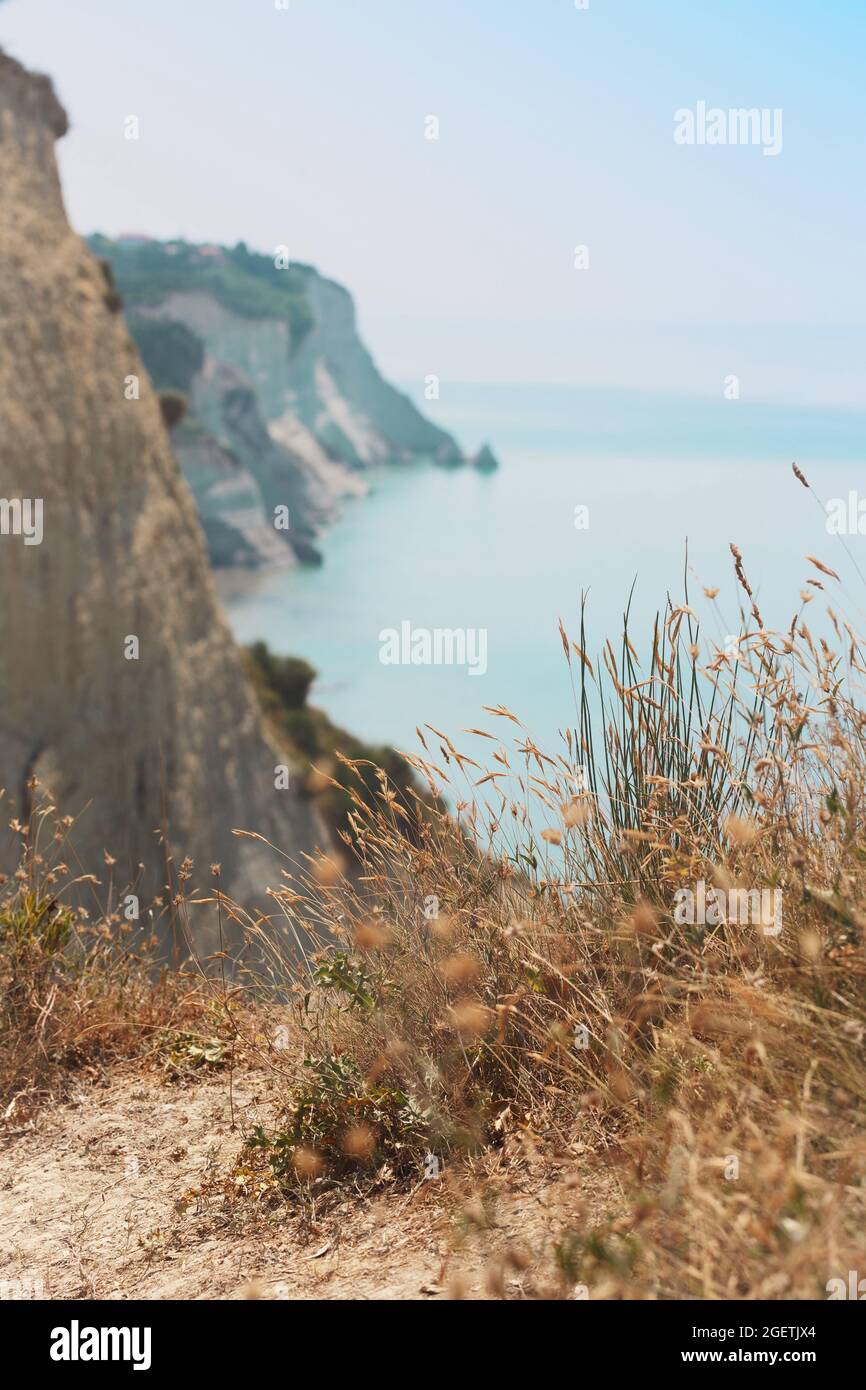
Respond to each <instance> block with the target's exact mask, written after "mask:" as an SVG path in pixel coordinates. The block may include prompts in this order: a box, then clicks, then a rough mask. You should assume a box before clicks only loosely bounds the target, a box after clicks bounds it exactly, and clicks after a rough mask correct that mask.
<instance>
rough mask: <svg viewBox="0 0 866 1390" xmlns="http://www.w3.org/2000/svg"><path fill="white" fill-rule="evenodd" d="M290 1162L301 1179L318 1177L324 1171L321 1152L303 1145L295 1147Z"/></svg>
mask: <svg viewBox="0 0 866 1390" xmlns="http://www.w3.org/2000/svg"><path fill="white" fill-rule="evenodd" d="M347 1137H348V1136H347ZM347 1152H348V1151H347ZM292 1162H293V1163H294V1166H295V1172H296V1173H297V1175H298V1177H299V1178H301V1180H302V1181H309V1180H310V1179H312V1178H319V1177H321V1175H322V1173H323V1172H324V1171H325V1161H324V1159H323V1158H322V1156H321V1154H318V1153H316V1151H315V1149H309V1148H306V1147H304V1146H301V1147H299V1148H297V1149H295V1152H294V1154H293V1155H292Z"/></svg>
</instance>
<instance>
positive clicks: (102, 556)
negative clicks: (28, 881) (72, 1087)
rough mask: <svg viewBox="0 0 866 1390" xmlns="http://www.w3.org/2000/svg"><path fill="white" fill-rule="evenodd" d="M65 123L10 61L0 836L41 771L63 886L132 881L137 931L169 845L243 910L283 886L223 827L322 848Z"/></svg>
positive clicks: (0, 254)
mask: <svg viewBox="0 0 866 1390" xmlns="http://www.w3.org/2000/svg"><path fill="white" fill-rule="evenodd" d="M66 128H67V123H66V116H65V113H64V111H63V108H62V107H61V105H60V103H59V102H58V100H57V98H56V97H55V95H54V92H53V89H52V86H51V83H50V81H49V79H48V78H46V77H41V76H35V75H33V74H31V73H29V72H28V71H27V70H26V69H24V68H23V67H22V66H21V65H20V64H19V63H17V62H16V61H15V60H13V59H11V58H10V57H8V56H7V55H5V54H3V53H2V52H0V186H2V188H3V197H2V199H0V592H2V603H0V787H5V801H6V804H5V805H4V810H5V811H6V815H5V816H4V826H5V822H6V821H8V820H9V818H10V815H14V816H17V818H18V819H19V820H21V821H23V822H26V821H27V820H28V819H29V817H30V815H31V812H32V810H33V805H32V798H33V790H32V787H31V786H30V785H29V784H30V783H31V780H32V778H33V777H34V776H35V777H36V778H38V779H39V782H40V783H41V784H43V786H44V787H47V788H48V789H50V793H51V795H52V797H53V798H54V801H55V804H56V805H57V807H58V814H60V813H62V814H67V813H68V814H71V815H74V816H75V817H76V824H75V827H74V831H73V839H72V847H71V848H69V849H64V857H66V858H67V859H68V862H69V863H70V868H71V871H72V872H73V873H77V872H79V871H80V870H82V869H84V870H87V871H89V872H93V873H96V874H97V875H98V877H99V878H100V880H101V881H102V883H103V885H106V884H107V882H108V878H109V875H110V877H111V879H112V881H113V883H114V885H115V892H116V891H117V889H118V887H119V886H120V885H121V884H124V883H126V882H127V881H129V882H130V883H132V882H135V883H136V884H137V886H136V888H135V889H134V891H135V892H136V893H137V894H139V895H140V896H141V903H142V915H143V916H144V914H145V912H146V910H147V904H148V900H149V899H150V898H152V896H153V895H155V894H159V893H161V892H163V889H164V887H165V883H166V877H167V875H166V846H165V845H164V844H163V843H161V836H162V833H163V832H165V833H167V836H168V842H169V846H170V851H171V855H172V856H173V859H174V861H175V865H179V864H180V862H181V860H182V859H183V858H184V857H186V856H190V857H191V858H193V860H194V861H195V873H194V879H193V881H194V882H201V883H203V884H206V883H208V882H209V881H210V879H209V872H208V871H209V867H210V864H211V863H212V862H219V863H220V864H221V866H222V867H221V881H222V886H223V888H224V890H225V891H226V892H228V893H230V894H232V895H234V896H235V897H237V898H239V899H240V900H242V901H245V902H249V901H251V900H252V899H253V898H254V897H256V896H258V895H263V893H264V890H265V888H266V887H267V885H268V882H269V881H270V882H271V883H274V882H275V880H276V879H277V872H276V870H275V868H274V864H273V858H272V856H271V855H270V852H269V851H267V850H265V849H264V848H263V847H262V846H261V845H260V844H259V843H257V842H256V841H253V840H248V839H242V838H239V837H236V836H234V835H232V830H233V828H235V827H238V828H244V829H249V830H253V831H256V832H259V833H260V834H262V835H264V836H265V837H267V838H268V839H270V840H273V841H274V843H276V844H277V845H278V846H279V848H280V849H282V850H285V851H287V852H288V853H289V854H291V855H297V854H298V853H299V852H301V851H305V850H306V851H309V850H312V849H313V848H314V847H315V845H316V844H317V843H320V842H322V841H324V840H325V836H324V833H323V831H322V830H321V827H320V824H319V822H318V820H317V818H316V816H315V813H314V811H313V810H312V808H311V806H310V804H309V803H305V802H303V801H302V800H300V799H299V798H298V797H297V795H296V793H295V792H294V790H293V789H292V788H291V787H290V788H287V789H285V790H279V789H277V787H276V786H275V781H276V782H282V781H284V780H285V779H284V778H277V777H275V764H277V763H278V762H279V759H278V757H277V755H276V754H275V752H274V750H273V749H272V748H271V747H270V745H269V743H268V741H267V739H266V736H265V734H264V732H263V728H262V724H261V720H260V714H259V711H258V707H257V705H256V702H255V699H254V696H253V694H252V692H251V690H250V688H249V686H248V684H247V680H246V677H245V675H244V673H243V670H242V667H241V663H240V657H239V654H238V652H237V650H236V649H235V647H234V644H233V642H232V639H231V636H230V634H229V631H228V629H227V627H226V624H225V622H224V620H223V617H222V615H221V612H220V610H219V606H218V603H217V600H216V597H215V594H214V591H213V588H212V583H211V579H210V575H209V568H208V561H207V555H206V550H205V544H204V539H203V536H202V532H201V529H200V525H199V522H198V519H197V515H196V508H195V505H194V502H193V499H192V495H191V493H190V490H189V487H188V485H187V483H186V482H185V481H184V480H183V478H182V477H181V474H180V472H179V469H178V466H177V463H176V461H175V458H174V456H173V454H172V451H171V446H170V443H169V438H168V434H167V432H166V428H165V425H164V423H163V419H162V416H161V412H160V406H159V401H158V398H157V396H156V393H155V391H154V389H153V387H152V386H151V383H150V380H149V378H148V377H147V375H146V373H145V371H144V369H143V367H142V364H141V361H140V359H139V356H138V352H137V349H136V347H135V345H134V343H133V341H132V339H131V337H130V335H129V332H128V330H127V328H126V326H125V324H124V321H123V318H122V316H121V314H120V313H119V312H118V310H119V299H118V296H117V294H116V293H115V292H114V291H113V289H112V286H111V283H110V276H108V277H107V276H106V272H105V269H104V268H103V267H102V266H101V265H100V264H99V262H98V261H97V260H96V259H95V258H94V257H93V255H92V254H91V253H90V251H89V250H88V249H87V247H86V246H85V245H84V243H83V242H82V241H81V239H80V238H79V237H78V236H76V235H75V234H74V233H73V232H72V230H71V228H70V227H69V224H68V222H67V220H66V215H65V212H64V207H63V199H62V194H61V189H60V183H59V178H58V173H57V167H56V162H55V155H54V141H55V140H56V139H57V138H58V137H59V136H62V135H63V134H64V133H65V131H66ZM131 378H137V379H138V382H139V384H140V389H139V393H138V399H131V398H128V395H129V392H128V383H129V382H130V379H131ZM3 834H4V835H7V839H6V841H2V842H0V867H2V868H3V869H4V870H9V869H10V868H12V867H14V861H13V859H12V856H13V855H14V854H15V853H16V852H17V851H16V848H15V845H14V844H13V839H12V836H11V834H7V832H6V831H5V829H4V832H3ZM106 853H107V854H108V855H110V856H111V857H113V858H114V859H115V860H116V863H115V864H113V865H111V866H110V867H109V866H108V865H107V863H106V858H105V856H106ZM171 881H172V886H173V887H176V886H177V885H176V879H175V878H174V876H172V880H171ZM106 892H107V889H105V888H103V889H97V893H98V895H99V897H100V900H101V901H102V902H103V905H104V902H105V897H106ZM199 911H200V912H201V913H204V911H205V910H204V909H200V910H199ZM195 921H196V919H195V917H194V918H193V922H194V924H195ZM202 922H204V917H202ZM197 930H198V933H199V935H198V938H197V939H198V941H199V944H200V945H202V946H203V947H208V946H210V945H211V944H213V938H212V935H211V930H210V928H208V927H206V926H200V927H199V928H198V929H197Z"/></svg>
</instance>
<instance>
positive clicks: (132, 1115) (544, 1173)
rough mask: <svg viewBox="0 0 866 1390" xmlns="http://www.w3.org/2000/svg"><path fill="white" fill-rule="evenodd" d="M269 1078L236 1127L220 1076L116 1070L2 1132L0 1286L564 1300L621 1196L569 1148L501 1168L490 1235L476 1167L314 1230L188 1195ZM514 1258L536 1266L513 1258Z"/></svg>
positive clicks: (357, 1206) (223, 1169) (252, 1087)
mask: <svg viewBox="0 0 866 1390" xmlns="http://www.w3.org/2000/svg"><path fill="white" fill-rule="evenodd" d="M261 1080H262V1079H261V1078H259V1077H256V1076H254V1075H249V1074H247V1075H243V1076H241V1077H240V1078H235V1081H234V1086H233V1095H232V1100H233V1107H234V1120H235V1126H234V1128H233V1127H232V1110H231V1107H230V1103H229V1090H228V1082H227V1080H226V1077H225V1075H224V1074H223V1075H220V1076H216V1077H212V1078H208V1079H205V1080H202V1081H200V1082H196V1083H194V1084H188V1085H178V1084H168V1085H167V1084H165V1083H164V1082H162V1081H161V1080H160V1079H158V1078H155V1077H153V1076H151V1075H147V1076H145V1077H142V1076H141V1074H140V1073H138V1074H136V1073H134V1072H132V1071H131V1070H130V1071H129V1072H128V1073H127V1074H124V1072H123V1071H122V1070H121V1071H120V1072H119V1073H118V1072H115V1073H114V1074H113V1075H112V1077H111V1078H110V1079H109V1080H108V1081H107V1082H105V1083H103V1084H101V1085H97V1086H94V1087H92V1088H90V1089H89V1090H88V1091H86V1092H84V1093H82V1094H80V1095H79V1096H77V1097H76V1098H74V1099H73V1101H71V1102H69V1103H67V1104H64V1105H62V1106H59V1107H55V1108H52V1109H47V1110H44V1111H42V1112H41V1113H39V1114H38V1115H37V1117H36V1118H35V1119H34V1120H33V1121H32V1122H31V1123H30V1124H29V1125H28V1126H26V1127H24V1128H22V1129H19V1130H17V1131H16V1130H15V1129H14V1128H13V1129H12V1130H11V1131H10V1132H8V1133H7V1134H5V1135H4V1136H3V1139H2V1149H0V1281H14V1280H27V1279H29V1280H30V1281H31V1287H34V1288H35V1289H36V1290H37V1292H38V1290H39V1289H40V1288H41V1289H42V1291H43V1293H44V1296H45V1297H50V1298H68V1299H75V1298H100V1299H127V1298H154V1299H181V1298H182V1299H190V1298H192V1299H232V1298H249V1297H261V1298H288V1299H295V1298H317V1299H389V1300H390V1299H430V1300H433V1299H437V1298H448V1297H455V1296H459V1297H468V1298H485V1297H490V1296H491V1295H493V1296H498V1297H503V1296H504V1297H506V1298H523V1297H527V1296H529V1297H533V1296H534V1297H538V1296H539V1294H540V1295H541V1296H548V1297H549V1296H557V1293H558V1291H557V1288H556V1285H555V1264H554V1261H553V1258H552V1245H553V1243H554V1242H555V1241H556V1240H557V1238H558V1237H559V1235H560V1234H561V1233H562V1231H564V1230H566V1229H568V1228H569V1227H572V1226H576V1227H579V1226H580V1225H581V1224H583V1223H582V1221H581V1216H582V1215H585V1212H586V1207H587V1203H588V1202H589V1203H590V1205H591V1207H592V1210H593V1215H594V1218H595V1219H598V1217H599V1216H600V1215H601V1214H602V1211H603V1210H604V1208H605V1207H606V1206H607V1205H608V1204H609V1203H612V1202H613V1201H614V1200H615V1198H616V1188H617V1181H616V1176H615V1172H614V1171H613V1170H610V1171H599V1170H598V1169H597V1167H596V1166H595V1165H592V1164H584V1165H583V1171H584V1177H583V1178H582V1177H581V1176H580V1174H581V1166H580V1163H579V1160H577V1159H575V1158H571V1157H570V1156H569V1155H568V1154H566V1155H564V1156H562V1155H560V1157H559V1158H558V1159H552V1158H550V1157H549V1156H545V1157H543V1158H541V1157H538V1156H535V1157H532V1156H530V1158H529V1159H527V1161H525V1162H521V1163H519V1164H517V1165H515V1164H513V1163H510V1164H509V1165H508V1166H507V1168H506V1166H505V1165H500V1167H499V1170H498V1171H497V1164H496V1161H495V1160H494V1161H493V1163H492V1171H491V1165H490V1164H488V1170H489V1171H488V1173H487V1175H486V1181H485V1190H486V1192H487V1193H488V1194H492V1195H493V1197H494V1202H493V1206H492V1211H493V1217H492V1225H489V1226H487V1227H486V1228H484V1229H479V1226H478V1225H477V1224H473V1222H472V1221H471V1220H470V1221H469V1223H468V1225H467V1222H466V1219H465V1214H466V1209H467V1203H469V1204H470V1206H469V1210H470V1212H471V1211H472V1210H473V1207H472V1206H471V1203H472V1193H473V1190H475V1189H474V1183H473V1181H472V1180H471V1179H470V1177H469V1175H467V1174H466V1173H464V1172H461V1173H460V1174H459V1175H458V1174H457V1173H448V1174H446V1175H443V1178H440V1179H439V1180H438V1181H432V1182H419V1184H418V1185H417V1187H416V1188H415V1189H413V1190H410V1191H406V1190H402V1191H400V1192H393V1191H387V1192H386V1193H385V1194H384V1195H377V1196H373V1197H368V1198H359V1197H352V1198H346V1199H341V1200H340V1202H339V1205H336V1206H332V1208H331V1209H330V1210H328V1211H327V1212H326V1213H325V1214H324V1215H323V1216H321V1218H319V1217H318V1216H317V1215H314V1216H313V1218H312V1220H310V1219H309V1218H308V1219H299V1218H298V1216H297V1215H296V1214H295V1213H293V1212H292V1211H291V1209H289V1208H281V1209H280V1210H278V1211H276V1212H269V1213H262V1214H261V1215H259V1216H256V1215H252V1216H251V1215H250V1214H249V1212H247V1214H246V1215H243V1214H242V1212H241V1211H240V1210H239V1209H238V1208H237V1207H236V1206H234V1205H229V1206H226V1205H223V1204H222V1203H221V1202H220V1201H219V1200H217V1201H216V1202H215V1201H214V1200H213V1199H206V1198H204V1197H199V1198H198V1199H193V1200H192V1201H189V1200H184V1201H179V1199H182V1198H185V1197H188V1194H189V1193H190V1192H196V1191H197V1190H200V1189H202V1187H204V1189H205V1191H207V1190H208V1184H209V1180H210V1179H213V1178H215V1177H216V1176H217V1175H220V1174H221V1175H225V1174H226V1173H227V1172H229V1171H230V1169H231V1167H232V1164H233V1161H234V1160H235V1158H236V1156H237V1154H238V1152H239V1150H240V1147H241V1142H242V1136H243V1133H244V1132H245V1131H246V1130H247V1129H248V1128H249V1126H250V1125H251V1124H252V1123H255V1122H257V1121H258V1120H260V1119H263V1118H266V1117H267V1114H268V1106H267V1098H266V1097H265V1098H264V1099H262V1096H261V1095H260V1094H258V1093H257V1087H259V1086H260V1083H261ZM265 1084H266V1083H265ZM478 1210H480V1208H478ZM515 1249H517V1250H519V1251H520V1252H522V1256H523V1258H522V1260H521V1262H520V1264H521V1265H522V1266H523V1267H515V1265H514V1263H513V1262H509V1261H508V1259H506V1258H505V1256H506V1254H507V1252H508V1251H509V1250H515ZM39 1281H41V1284H40V1282H39ZM11 1287H13V1288H14V1287H15V1285H14V1283H13V1284H11ZM2 1292H3V1290H2V1287H0V1294H2ZM5 1296H6V1297H9V1296H10V1294H9V1293H8V1292H7V1293H6V1294H5ZM558 1296H563V1295H562V1292H559V1293H558ZM565 1296H569V1295H568V1292H567V1291H566V1293H565Z"/></svg>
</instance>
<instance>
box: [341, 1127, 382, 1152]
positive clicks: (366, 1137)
mask: <svg viewBox="0 0 866 1390" xmlns="http://www.w3.org/2000/svg"><path fill="white" fill-rule="evenodd" d="M342 1148H343V1153H344V1154H345V1155H346V1157H347V1158H357V1159H362V1160H367V1159H370V1158H372V1157H373V1154H374V1153H375V1152H376V1136H375V1134H374V1133H373V1131H372V1130H371V1129H370V1127H369V1126H368V1125H352V1127H351V1128H350V1129H348V1130H347V1131H346V1133H345V1134H344V1135H343V1144H342Z"/></svg>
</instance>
